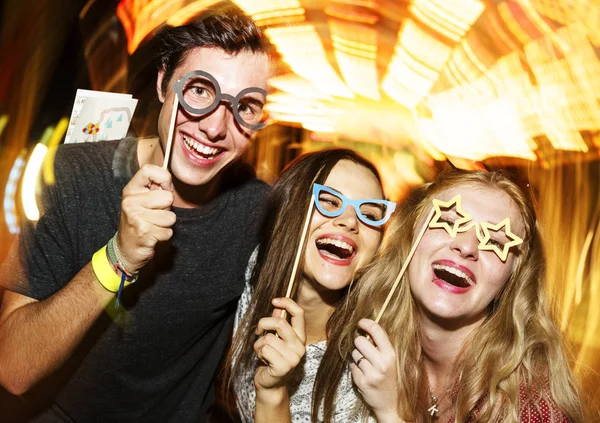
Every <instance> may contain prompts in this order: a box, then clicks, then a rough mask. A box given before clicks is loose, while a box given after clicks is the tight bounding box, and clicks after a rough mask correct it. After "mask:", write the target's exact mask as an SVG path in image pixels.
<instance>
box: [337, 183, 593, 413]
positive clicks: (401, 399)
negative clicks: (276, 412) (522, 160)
mask: <svg viewBox="0 0 600 423" xmlns="http://www.w3.org/2000/svg"><path fill="white" fill-rule="evenodd" d="M422 230H424V232H422V233H421V231H422ZM420 235H422V237H421V236H420ZM414 245H416V249H415V250H414V256H412V259H410V258H409V259H408V260H410V261H409V264H408V268H407V269H408V271H407V272H406V273H405V274H404V276H403V277H402V279H400V284H399V289H398V290H397V291H396V292H395V293H394V295H393V297H392V298H391V301H390V302H389V305H388V306H387V308H386V309H385V312H384V313H383V315H382V319H381V320H380V324H379V325H378V324H376V323H375V322H374V321H373V320H369V319H363V318H364V317H365V316H373V317H374V316H375V315H376V314H375V313H379V311H381V310H382V307H383V304H384V303H385V299H386V298H387V296H388V294H389V292H390V290H391V288H392V286H393V285H394V282H395V281H396V279H397V277H398V276H399V275H400V269H401V267H402V266H403V265H404V264H405V262H406V261H407V257H409V253H410V251H411V247H413V246H414ZM545 271H546V264H545V256H544V251H543V248H542V241H541V234H540V228H539V224H538V221H537V219H536V215H535V212H534V208H533V205H532V203H531V201H530V199H528V198H527V197H526V196H525V195H524V194H523V192H522V191H521V189H519V187H518V186H517V185H516V184H514V183H513V182H512V181H510V180H509V179H508V178H507V177H506V176H505V175H503V174H501V173H498V172H479V171H477V172H463V171H454V172H449V173H443V174H441V175H440V176H439V177H438V178H437V180H436V181H435V182H433V183H431V184H429V185H427V186H425V187H423V189H420V190H419V191H418V192H417V193H416V194H415V195H413V197H412V198H411V199H410V200H409V201H407V202H406V203H405V204H404V205H403V207H402V210H401V212H399V213H397V214H396V215H395V216H394V218H393V219H392V220H391V222H390V226H389V229H388V233H387V238H386V241H385V242H384V246H383V247H382V253H381V255H380V256H379V257H378V258H377V260H376V261H374V262H373V264H372V265H371V266H369V268H368V269H366V270H365V273H364V275H363V277H362V278H361V280H360V283H358V284H357V287H356V289H355V290H354V291H353V293H352V295H351V298H350V299H349V300H350V303H351V304H353V306H352V308H351V316H350V317H349V318H348V325H347V326H346V328H345V329H344V333H343V334H342V336H340V337H339V338H336V341H338V342H339V344H337V345H333V344H330V346H329V347H330V348H334V349H338V350H339V351H340V352H341V354H342V355H346V356H347V357H352V361H353V363H352V364H351V372H352V376H353V379H354V381H355V383H356V385H357V387H358V389H359V391H360V392H361V393H362V394H363V398H364V399H365V401H367V402H368V401H371V403H372V402H373V401H374V399H375V401H376V399H377V398H378V393H381V392H385V393H387V394H389V393H390V392H389V391H390V389H392V390H394V391H395V395H396V396H397V399H398V400H397V403H396V407H397V415H396V416H395V417H394V418H390V420H389V421H410V422H430V421H435V422H443V423H446V422H449V423H450V422H499V421H501V422H567V421H570V422H581V421H583V417H582V415H583V412H582V406H581V402H580V399H579V396H578V393H577V389H576V387H575V382H574V378H573V376H572V374H571V372H570V370H569V364H568V360H567V357H566V355H565V352H564V349H563V344H562V337H561V334H560V332H559V330H558V329H557V326H556V325H555V323H554V320H553V318H552V313H551V312H550V307H549V301H548V298H547V294H546V290H545V284H544V283H545ZM357 325H358V327H359V328H360V329H362V330H364V331H365V332H366V334H367V335H368V336H369V337H370V338H371V340H372V341H373V342H371V341H370V340H369V339H368V338H367V336H363V335H360V336H358V337H357V335H356V332H355V330H356V327H357ZM386 334H387V335H386ZM388 337H389V338H388ZM388 339H389V341H388ZM389 343H391V345H393V347H392V348H391V351H390V348H389ZM391 358H392V359H393V361H394V363H395V364H394V365H393V366H392V367H391V368H386V369H384V370H382V369H381V366H380V363H381V362H382V360H383V361H387V362H389V361H390V359H391ZM338 376H339V373H338V374H332V375H330V377H331V378H332V379H333V380H336V378H337V377H338ZM369 406H372V404H369Z"/></svg>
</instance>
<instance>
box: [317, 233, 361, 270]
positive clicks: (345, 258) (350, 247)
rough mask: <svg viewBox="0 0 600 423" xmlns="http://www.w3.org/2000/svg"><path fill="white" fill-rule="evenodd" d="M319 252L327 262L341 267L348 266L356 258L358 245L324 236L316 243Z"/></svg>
mask: <svg viewBox="0 0 600 423" xmlns="http://www.w3.org/2000/svg"><path fill="white" fill-rule="evenodd" d="M315 244H316V247H317V250H318V251H319V254H320V255H321V257H323V258H324V259H325V260H327V261H329V262H331V263H334V264H339V265H348V264H350V263H351V262H352V259H353V258H354V257H355V256H356V250H357V247H356V244H355V243H354V242H352V241H350V240H348V241H344V240H342V239H338V238H337V237H331V236H323V237H321V238H318V239H317V240H316V241H315Z"/></svg>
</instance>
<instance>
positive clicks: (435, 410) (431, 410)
mask: <svg viewBox="0 0 600 423" xmlns="http://www.w3.org/2000/svg"><path fill="white" fill-rule="evenodd" d="M427 411H429V414H430V415H431V416H432V417H435V415H436V414H437V413H438V411H440V410H438V408H437V404H433V405H432V406H431V407H429V408H428V409H427Z"/></svg>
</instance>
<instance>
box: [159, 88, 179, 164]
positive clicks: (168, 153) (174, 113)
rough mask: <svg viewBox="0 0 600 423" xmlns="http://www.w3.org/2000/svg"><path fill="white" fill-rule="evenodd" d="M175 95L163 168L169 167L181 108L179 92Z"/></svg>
mask: <svg viewBox="0 0 600 423" xmlns="http://www.w3.org/2000/svg"><path fill="white" fill-rule="evenodd" d="M174 94H175V95H174V97H173V111H172V112H171V123H170V124H169V135H168V136H167V147H166V148H165V160H164V161H163V165H162V167H163V169H166V168H167V167H169V157H171V148H172V147H171V145H172V144H173V132H174V131H175V121H176V120H177V109H178V108H179V99H178V98H177V93H174Z"/></svg>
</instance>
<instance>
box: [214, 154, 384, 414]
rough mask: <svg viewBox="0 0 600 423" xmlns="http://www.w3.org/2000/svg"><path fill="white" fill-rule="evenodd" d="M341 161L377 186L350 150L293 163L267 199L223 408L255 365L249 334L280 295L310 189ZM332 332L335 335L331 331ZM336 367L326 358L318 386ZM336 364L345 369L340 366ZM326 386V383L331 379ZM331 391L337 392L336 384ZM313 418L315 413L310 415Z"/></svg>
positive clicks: (230, 358)
mask: <svg viewBox="0 0 600 423" xmlns="http://www.w3.org/2000/svg"><path fill="white" fill-rule="evenodd" d="M343 160H348V161H351V162H353V163H356V164H358V165H360V166H363V167H365V168H366V169H368V170H369V171H371V172H372V173H373V175H375V177H376V178H377V180H378V181H379V183H380V184H381V178H380V176H379V173H378V172H377V169H376V168H375V166H373V164H372V163H371V162H369V161H368V160H367V159H365V158H364V157H362V156H360V155H359V154H357V153H356V152H354V151H352V150H348V149H341V148H336V149H330V150H324V151H319V152H315V153H308V154H304V155H302V156H300V157H298V158H297V159H296V160H294V161H293V162H292V163H290V164H289V165H288V166H287V167H286V168H285V169H284V170H283V173H282V174H281V177H280V179H279V180H278V181H277V183H276V184H275V185H274V186H273V188H272V190H271V192H270V194H269V196H268V199H267V204H266V212H265V218H264V220H263V224H262V227H261V235H260V248H259V252H258V256H257V259H256V265H255V267H254V269H253V272H252V276H251V285H252V290H253V292H252V299H251V302H250V305H249V307H248V311H247V313H246V315H245V316H244V318H243V319H242V320H241V322H240V325H239V327H238V328H237V331H236V333H235V335H234V336H233V341H232V346H231V349H230V351H229V353H228V356H227V359H226V362H225V368H224V378H223V389H224V395H225V397H226V398H229V400H228V401H227V403H228V404H231V403H232V402H231V397H230V396H231V392H232V387H233V382H234V380H235V379H236V378H241V377H243V373H244V371H245V370H246V369H249V368H250V367H251V365H252V362H253V360H254V359H255V356H256V355H255V353H254V349H253V344H254V342H255V340H256V336H255V335H254V331H255V329H256V327H257V326H258V321H259V320H260V319H261V318H263V317H266V316H270V315H271V313H272V311H273V306H272V305H271V299H273V298H276V297H283V296H284V295H285V290H286V288H287V282H288V280H289V278H290V276H291V274H292V267H293V263H294V259H295V256H296V248H297V246H298V243H299V241H300V236H301V231H302V225H303V222H304V217H305V216H306V212H307V209H308V206H309V204H310V196H311V195H312V191H311V190H312V186H313V184H314V183H320V184H323V183H324V182H325V180H326V179H327V177H328V176H329V173H330V172H331V170H332V169H333V168H334V166H335V165H336V164H337V163H338V162H340V161H343ZM304 253H305V251H302V253H301V257H300V260H301V261H300V262H301V263H304ZM301 273H302V272H298V273H297V274H296V280H295V281H294V282H295V283H294V289H293V292H292V295H291V297H292V298H296V296H297V293H298V289H299V285H300V284H299V283H298V280H299V279H300V278H301ZM344 297H345V296H342V299H341V300H339V301H338V303H337V304H336V309H337V308H338V307H337V306H338V305H339V304H342V303H343V298H344ZM334 315H335V313H334ZM342 323H343V322H340V321H337V320H336V319H334V318H333V317H332V318H330V319H329V321H328V322H327V337H328V342H329V340H330V339H332V338H333V337H335V336H336V335H339V333H340V329H341V324H342ZM332 326H335V328H336V329H335V330H334V328H333V327H332ZM340 361H341V360H340V359H339V357H338V356H337V355H332V354H327V353H326V354H325V357H324V358H323V360H322V361H321V365H320V367H319V370H318V374H317V382H318V381H319V380H321V379H323V376H322V375H323V374H327V373H329V372H330V370H329V369H331V368H336V367H337V366H339V365H340ZM341 364H342V365H344V363H343V362H342V363H341ZM328 382H329V383H331V379H330V378H329V379H328ZM335 385H336V386H337V382H336V383H335ZM330 406H332V404H331V403H330ZM313 413H315V410H314V409H313ZM315 415H316V414H315Z"/></svg>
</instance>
